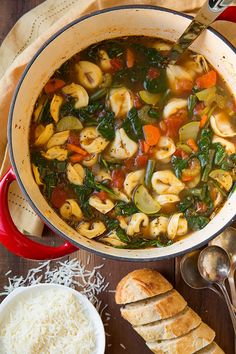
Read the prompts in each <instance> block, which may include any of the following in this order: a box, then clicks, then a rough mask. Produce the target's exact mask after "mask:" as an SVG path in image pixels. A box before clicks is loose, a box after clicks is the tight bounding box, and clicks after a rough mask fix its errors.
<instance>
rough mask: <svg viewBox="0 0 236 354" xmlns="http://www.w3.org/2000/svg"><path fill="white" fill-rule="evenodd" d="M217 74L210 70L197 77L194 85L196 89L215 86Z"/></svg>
mask: <svg viewBox="0 0 236 354" xmlns="http://www.w3.org/2000/svg"><path fill="white" fill-rule="evenodd" d="M216 80H217V74H216V71H215V70H211V71H209V72H208V73H206V74H205V75H202V76H200V77H198V78H197V80H196V85H197V88H198V89H206V88H210V87H213V86H215V84H216Z"/></svg>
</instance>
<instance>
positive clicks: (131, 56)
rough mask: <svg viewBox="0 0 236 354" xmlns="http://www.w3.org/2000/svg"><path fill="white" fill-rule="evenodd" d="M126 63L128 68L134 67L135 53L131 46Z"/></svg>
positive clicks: (127, 52)
mask: <svg viewBox="0 0 236 354" xmlns="http://www.w3.org/2000/svg"><path fill="white" fill-rule="evenodd" d="M126 65H127V68H132V67H133V66H134V53H133V51H132V50H131V49H129V48H127V51H126Z"/></svg>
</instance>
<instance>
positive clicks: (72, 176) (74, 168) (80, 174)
mask: <svg viewBox="0 0 236 354" xmlns="http://www.w3.org/2000/svg"><path fill="white" fill-rule="evenodd" d="M66 172H67V178H68V180H69V181H70V183H73V184H75V185H79V186H81V185H82V184H83V180H84V177H85V171H84V168H83V167H82V166H81V165H80V164H79V163H76V164H74V165H72V164H71V163H68V165H67V169H66Z"/></svg>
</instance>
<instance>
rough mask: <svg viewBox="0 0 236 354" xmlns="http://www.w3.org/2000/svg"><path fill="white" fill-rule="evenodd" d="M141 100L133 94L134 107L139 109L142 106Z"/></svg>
mask: <svg viewBox="0 0 236 354" xmlns="http://www.w3.org/2000/svg"><path fill="white" fill-rule="evenodd" d="M142 106H143V105H142V102H141V100H140V98H139V97H138V95H135V96H134V107H135V108H137V109H140V108H141V107H142Z"/></svg>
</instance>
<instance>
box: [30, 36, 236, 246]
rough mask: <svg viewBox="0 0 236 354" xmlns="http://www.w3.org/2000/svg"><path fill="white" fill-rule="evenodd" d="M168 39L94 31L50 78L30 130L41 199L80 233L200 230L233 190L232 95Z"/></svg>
mask: <svg viewBox="0 0 236 354" xmlns="http://www.w3.org/2000/svg"><path fill="white" fill-rule="evenodd" d="M170 47H171V43H169V42H166V41H163V40H162V39H157V38H149V37H125V38H117V39H115V40H108V41H104V42H101V43H98V44H95V45H92V46H90V47H89V48H87V49H85V50H83V51H81V52H80V53H78V54H76V55H75V56H74V57H72V58H71V59H70V60H68V61H67V62H65V63H64V64H63V65H62V66H61V67H60V68H59V69H58V70H57V71H56V72H55V73H54V75H53V76H52V77H51V78H50V80H49V81H48V82H47V83H46V85H45V87H44V89H43V90H42V92H41V94H40V95H39V98H38V100H37V102H36V104H35V108H34V112H33V115H32V122H31V129H30V137H29V144H30V153H31V163H32V172H33V175H34V178H35V181H36V183H37V184H38V186H39V188H40V190H41V192H42V194H43V195H44V197H45V198H46V200H47V202H48V203H49V204H50V205H51V206H52V207H53V208H54V210H55V211H56V212H57V213H58V214H59V215H60V217H61V218H62V219H64V220H65V221H66V222H67V223H68V224H69V225H70V226H71V227H72V228H74V229H75V230H77V231H78V233H79V234H80V235H82V236H84V237H87V238H90V239H96V240H97V241H100V242H103V243H106V244H109V245H111V246H114V247H121V248H145V247H162V246H168V245H170V244H171V243H173V242H174V241H176V240H178V239H179V238H181V237H184V236H186V235H188V234H189V233H191V232H192V231H196V230H199V229H202V228H204V227H205V226H206V224H207V223H208V222H209V221H210V220H211V219H212V218H213V217H214V216H215V214H216V213H217V212H218V211H219V209H220V208H221V207H222V206H223V205H224V202H225V201H226V199H227V198H228V197H229V196H230V195H231V194H232V192H233V191H234V181H235V166H236V151H235V136H236V126H235V124H236V105H235V99H234V98H233V97H232V95H231V93H230V92H229V90H228V88H227V87H226V85H225V83H224V82H223V80H222V78H221V77H220V75H219V73H217V72H216V70H215V69H214V68H213V67H212V66H211V65H210V64H209V63H208V62H207V61H206V59H205V58H204V57H203V56H202V55H199V54H196V53H193V52H191V51H188V52H187V53H186V54H185V55H184V57H183V58H182V59H181V61H180V62H179V63H178V64H176V65H168V66H166V65H165V62H166V56H167V55H168V51H169V49H170Z"/></svg>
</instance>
